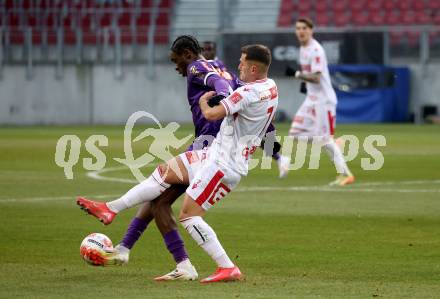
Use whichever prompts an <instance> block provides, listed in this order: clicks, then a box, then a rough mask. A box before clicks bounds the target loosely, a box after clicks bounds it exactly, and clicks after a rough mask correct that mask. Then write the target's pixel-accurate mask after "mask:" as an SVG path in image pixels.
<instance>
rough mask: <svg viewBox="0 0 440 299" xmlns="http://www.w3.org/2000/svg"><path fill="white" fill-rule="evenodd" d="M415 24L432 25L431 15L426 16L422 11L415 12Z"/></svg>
mask: <svg viewBox="0 0 440 299" xmlns="http://www.w3.org/2000/svg"><path fill="white" fill-rule="evenodd" d="M415 19H416V20H415V23H417V24H423V25H425V24H431V23H432V18H431V15H429V14H427V13H426V12H424V11H417V12H416V13H415Z"/></svg>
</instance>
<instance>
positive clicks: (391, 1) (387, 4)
mask: <svg viewBox="0 0 440 299" xmlns="http://www.w3.org/2000/svg"><path fill="white" fill-rule="evenodd" d="M382 5H383V9H384V10H385V11H386V12H391V11H392V10H393V9H395V8H396V7H397V5H396V2H395V0H385V1H384V2H383V3H382Z"/></svg>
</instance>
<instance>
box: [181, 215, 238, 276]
mask: <svg viewBox="0 0 440 299" xmlns="http://www.w3.org/2000/svg"><path fill="white" fill-rule="evenodd" d="M181 223H182V225H183V226H184V227H185V229H186V230H187V231H188V233H189V234H190V235H191V237H192V238H193V239H194V240H195V241H196V242H197V244H199V246H200V247H202V248H203V250H205V252H206V253H207V254H209V256H210V257H211V258H212V259H213V260H214V261H215V262H216V263H217V265H218V266H219V267H221V268H233V267H234V263H233V262H232V261H231V259H230V258H229V257H228V255H227V254H226V251H225V250H224V249H223V247H222V245H221V244H220V242H219V240H218V239H217V235H216V234H215V232H214V230H213V229H212V228H211V227H210V226H209V224H208V223H206V222H205V221H204V220H203V219H202V217H199V216H194V217H190V218H187V219H185V220H182V221H181Z"/></svg>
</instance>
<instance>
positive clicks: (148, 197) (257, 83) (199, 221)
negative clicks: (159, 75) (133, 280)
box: [85, 45, 278, 283]
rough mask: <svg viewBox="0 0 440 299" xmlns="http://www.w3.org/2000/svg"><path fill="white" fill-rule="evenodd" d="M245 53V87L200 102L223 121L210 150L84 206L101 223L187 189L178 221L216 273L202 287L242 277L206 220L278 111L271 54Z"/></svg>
mask: <svg viewBox="0 0 440 299" xmlns="http://www.w3.org/2000/svg"><path fill="white" fill-rule="evenodd" d="M241 51H242V54H241V57H240V64H239V67H238V69H239V72H240V80H242V81H243V82H244V83H245V85H243V86H241V87H239V88H237V89H236V90H235V91H234V93H232V94H231V95H230V96H228V97H227V98H224V99H223V100H221V101H220V102H216V105H213V104H212V102H213V101H211V102H210V99H211V98H213V97H214V96H215V92H213V91H211V92H207V93H205V94H204V95H203V96H201V97H200V100H199V105H200V109H201V111H202V114H203V116H204V117H205V118H206V119H207V120H208V121H214V120H219V119H223V121H222V123H221V127H220V131H219V132H218V134H217V136H216V138H215V139H214V141H213V142H212V145H211V146H210V147H209V148H205V149H203V150H198V151H188V152H185V153H183V154H180V155H179V156H177V157H175V158H173V159H171V160H170V161H168V162H167V163H166V164H161V165H159V166H158V167H157V168H156V169H155V170H154V171H153V173H152V174H151V175H150V176H149V177H148V178H147V179H146V180H145V181H143V182H141V183H140V184H138V185H137V186H135V187H134V188H132V189H131V190H130V191H129V192H127V193H126V194H125V195H124V196H122V197H121V198H119V199H116V200H114V201H110V202H108V203H102V202H95V201H91V200H87V206H86V207H85V208H86V209H87V210H88V212H89V213H90V214H92V215H93V216H95V217H97V218H100V217H102V215H103V214H106V213H107V214H108V213H112V215H113V216H112V217H114V215H116V214H117V213H119V212H121V211H123V210H126V209H128V208H131V207H134V206H136V205H138V204H141V203H144V202H147V201H153V200H155V199H156V198H157V197H159V196H160V194H161V193H162V192H164V191H165V190H166V189H168V188H170V186H171V185H181V184H183V185H188V188H187V189H186V193H185V197H184V201H183V205H182V208H181V211H180V216H179V220H180V222H181V223H182V225H183V226H184V227H185V229H186V230H187V231H188V233H189V234H190V235H191V237H192V238H193V239H194V240H195V241H196V242H197V244H198V245H200V247H202V248H203V250H204V251H205V252H206V253H207V254H208V255H209V256H211V257H212V259H213V260H214V261H215V262H216V263H217V270H216V271H215V272H214V273H213V274H212V275H210V276H209V277H207V278H205V279H202V280H201V282H203V283H210V282H219V281H231V280H239V279H240V278H241V276H242V275H241V272H240V269H239V268H238V267H237V266H236V265H234V263H232V261H231V259H230V258H229V257H228V255H227V254H226V251H225V250H224V249H223V247H222V245H221V244H220V242H219V240H218V238H217V235H216V234H215V232H214V230H213V229H212V228H211V227H210V226H209V225H208V224H207V223H206V222H205V221H204V220H203V218H202V217H203V215H204V214H205V212H206V211H207V210H208V209H209V208H210V207H212V206H213V205H214V204H215V203H216V202H218V201H220V200H221V199H222V198H223V197H225V196H226V195H227V194H228V193H230V192H231V191H232V190H233V189H234V188H235V187H236V186H237V185H238V183H239V182H240V179H241V177H242V176H246V175H247V173H248V161H249V159H250V158H251V156H252V154H253V153H254V152H255V150H256V149H257V148H258V147H259V146H260V144H261V140H262V138H263V136H264V134H265V133H266V130H267V128H268V126H269V125H270V123H271V121H272V119H273V116H274V115H275V111H276V108H277V106H278V90H277V86H276V84H275V82H274V81H273V80H272V79H269V78H267V73H268V70H269V66H270V63H271V60H272V59H271V54H270V50H269V49H268V48H267V47H266V46H263V45H248V46H245V47H243V48H242V50H241ZM211 106H212V107H211ZM109 207H112V211H110V210H109ZM191 267H192V265H191ZM194 271H195V270H194ZM171 274H173V280H175V279H178V278H179V277H177V276H179V275H180V276H182V275H186V274H187V273H184V272H182V271H179V269H176V270H175V271H173V272H172V273H171ZM169 275H170V274H167V275H165V276H164V279H160V278H159V279H158V280H170V279H165V277H168V276H169ZM188 280H192V277H190V278H189V279H188Z"/></svg>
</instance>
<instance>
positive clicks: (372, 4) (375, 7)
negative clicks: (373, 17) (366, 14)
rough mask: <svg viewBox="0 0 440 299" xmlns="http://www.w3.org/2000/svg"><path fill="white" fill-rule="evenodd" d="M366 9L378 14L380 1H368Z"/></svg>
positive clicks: (380, 6) (380, 5)
mask: <svg viewBox="0 0 440 299" xmlns="http://www.w3.org/2000/svg"><path fill="white" fill-rule="evenodd" d="M367 8H368V10H369V11H370V12H379V11H380V9H381V8H382V1H381V0H368V2H367Z"/></svg>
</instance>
